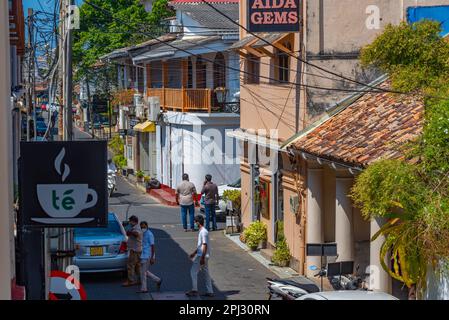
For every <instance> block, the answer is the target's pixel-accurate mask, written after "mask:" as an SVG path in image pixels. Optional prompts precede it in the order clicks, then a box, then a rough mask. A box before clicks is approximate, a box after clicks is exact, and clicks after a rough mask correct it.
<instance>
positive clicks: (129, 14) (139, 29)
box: [73, 0, 172, 83]
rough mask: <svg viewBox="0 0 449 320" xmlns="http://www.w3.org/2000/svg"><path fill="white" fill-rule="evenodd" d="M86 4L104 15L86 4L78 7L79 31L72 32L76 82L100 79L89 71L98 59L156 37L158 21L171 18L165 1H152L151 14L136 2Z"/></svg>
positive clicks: (94, 1) (97, 0) (108, 0)
mask: <svg viewBox="0 0 449 320" xmlns="http://www.w3.org/2000/svg"><path fill="white" fill-rule="evenodd" d="M89 2H91V3H92V4H94V5H96V6H98V7H101V8H103V9H104V10H106V12H104V11H102V10H99V9H97V8H94V7H92V6H90V5H88V4H87V3H83V4H82V5H81V7H80V29H79V30H77V31H75V32H74V43H73V61H74V63H75V66H76V68H75V69H76V75H75V77H76V78H77V79H84V78H86V77H89V75H90V77H91V78H93V77H95V78H96V77H98V76H101V73H98V72H97V71H96V70H93V69H92V67H93V66H94V65H95V64H96V63H97V62H98V60H99V58H100V57H101V56H102V55H105V54H107V53H110V52H112V51H113V50H115V49H118V48H123V47H126V46H130V45H134V44H137V43H141V42H143V41H146V40H148V39H149V38H151V37H156V36H159V35H160V34H162V33H164V31H165V27H162V26H161V25H160V22H161V20H162V19H163V18H167V17H169V16H171V15H172V12H171V11H170V10H169V9H168V7H167V2H168V0H156V1H155V3H154V7H153V11H152V12H151V13H148V12H146V11H145V8H144V6H143V5H142V4H141V2H140V0H114V1H111V0H89ZM108 12H109V13H110V14H109V13H108ZM146 33H148V35H147V34H146ZM150 36H151V37H150ZM113 69H115V68H113ZM111 76H112V75H109V77H110V78H111ZM111 79H112V78H111ZM95 82H96V83H97V82H98V81H97V79H96V81H95Z"/></svg>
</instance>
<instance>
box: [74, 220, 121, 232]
mask: <svg viewBox="0 0 449 320" xmlns="http://www.w3.org/2000/svg"><path fill="white" fill-rule="evenodd" d="M105 233H118V234H121V229H120V224H119V223H118V221H117V220H115V219H114V218H109V221H108V226H107V227H106V228H75V236H91V235H96V234H105Z"/></svg>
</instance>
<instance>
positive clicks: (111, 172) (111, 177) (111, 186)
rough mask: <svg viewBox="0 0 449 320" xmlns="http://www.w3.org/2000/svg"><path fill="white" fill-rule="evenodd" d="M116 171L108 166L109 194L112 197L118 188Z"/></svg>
mask: <svg viewBox="0 0 449 320" xmlns="http://www.w3.org/2000/svg"><path fill="white" fill-rule="evenodd" d="M116 186H117V181H116V172H115V171H114V170H112V169H111V168H108V194H109V197H112V194H113V193H114V191H115V190H116V189H117V187H116Z"/></svg>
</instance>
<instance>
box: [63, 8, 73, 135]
mask: <svg viewBox="0 0 449 320" xmlns="http://www.w3.org/2000/svg"><path fill="white" fill-rule="evenodd" d="M73 5H74V0H68V7H67V10H66V15H65V17H66V19H68V20H67V38H66V41H65V46H66V48H65V49H66V50H65V56H66V59H65V69H66V70H65V105H64V107H65V109H66V113H65V116H66V117H65V126H64V129H65V131H64V136H65V137H64V140H67V141H71V140H73V127H72V125H73V110H72V95H73V68H72V46H73V35H72V23H71V20H72V19H73V16H74V12H72V6H73Z"/></svg>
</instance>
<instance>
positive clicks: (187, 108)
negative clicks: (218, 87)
mask: <svg viewBox="0 0 449 320" xmlns="http://www.w3.org/2000/svg"><path fill="white" fill-rule="evenodd" d="M212 93H213V90H212V89H171V88H147V96H148V97H159V100H160V103H161V108H162V109H163V110H164V111H166V110H175V111H182V112H209V113H210V112H212V111H214V108H213V99H212Z"/></svg>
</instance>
